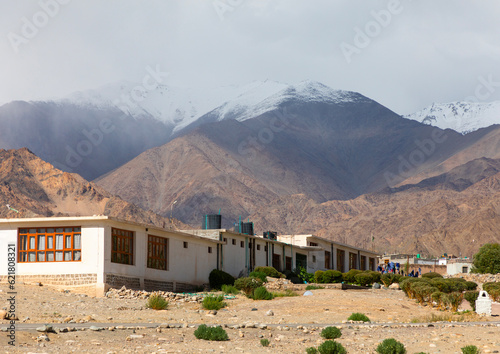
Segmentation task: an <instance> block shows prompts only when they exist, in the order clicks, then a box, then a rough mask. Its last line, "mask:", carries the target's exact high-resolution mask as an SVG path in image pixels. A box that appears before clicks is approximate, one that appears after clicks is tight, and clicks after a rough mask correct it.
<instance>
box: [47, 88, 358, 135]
mask: <svg viewBox="0 0 500 354" xmlns="http://www.w3.org/2000/svg"><path fill="white" fill-rule="evenodd" d="M138 87H140V85H138V84H137V83H133V82H125V81H124V82H119V83H115V84H109V85H106V86H104V87H101V88H99V89H96V90H88V91H80V92H76V93H73V94H72V95H70V96H68V97H67V98H64V99H61V100H58V101H56V102H63V103H73V104H77V105H82V106H93V107H96V108H101V109H105V108H115V109H116V108H118V109H121V110H122V111H123V112H125V113H126V114H130V115H131V116H133V117H135V118H141V117H152V118H155V119H157V120H160V121H161V122H164V123H165V124H167V125H171V126H173V131H174V133H175V132H177V131H179V130H181V129H183V128H185V127H186V126H188V125H189V124H191V123H193V122H194V121H196V120H197V119H198V118H200V117H201V116H203V115H205V114H207V113H210V115H211V116H212V117H214V119H215V120H223V119H237V120H240V121H243V120H245V119H250V118H253V117H256V116H258V115H260V114H262V113H265V112H267V111H270V110H272V109H275V108H277V107H279V105H280V104H281V103H283V102H285V101H287V100H294V99H295V100H300V101H303V102H324V103H341V102H354V101H357V100H360V99H366V98H365V97H364V96H362V95H360V94H358V93H355V92H349V91H341V90H334V89H332V88H330V87H328V86H325V85H323V84H321V83H319V82H314V81H303V82H300V83H299V84H296V85H288V84H284V83H280V82H275V81H269V80H266V81H254V82H251V83H249V84H245V85H241V86H236V85H232V86H223V87H218V88H212V89H206V88H184V87H173V86H168V85H158V86H157V87H155V88H154V89H152V90H146V89H138Z"/></svg>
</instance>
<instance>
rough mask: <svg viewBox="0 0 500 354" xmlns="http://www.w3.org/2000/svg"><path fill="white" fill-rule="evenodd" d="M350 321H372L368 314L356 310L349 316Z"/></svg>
mask: <svg viewBox="0 0 500 354" xmlns="http://www.w3.org/2000/svg"><path fill="white" fill-rule="evenodd" d="M347 320H348V321H363V322H370V319H369V318H368V316H366V315H365V314H364V313H359V312H354V313H353V314H351V316H349V318H348V319H347Z"/></svg>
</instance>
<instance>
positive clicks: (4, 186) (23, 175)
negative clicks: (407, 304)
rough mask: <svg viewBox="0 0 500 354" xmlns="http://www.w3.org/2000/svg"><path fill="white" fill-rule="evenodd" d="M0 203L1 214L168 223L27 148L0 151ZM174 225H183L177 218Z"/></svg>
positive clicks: (157, 223) (165, 224)
mask: <svg viewBox="0 0 500 354" xmlns="http://www.w3.org/2000/svg"><path fill="white" fill-rule="evenodd" d="M0 203H1V205H0V217H9V218H18V217H35V216H87V215H94V214H98V215H100V214H104V215H109V216H115V217H119V218H122V219H126V220H130V221H136V222H143V223H151V224H154V225H156V226H159V227H164V226H165V227H168V226H170V225H169V221H168V220H167V219H165V218H162V217H160V216H159V215H157V214H155V213H153V212H151V211H144V210H142V209H140V208H138V207H137V206H135V205H133V204H130V203H128V202H125V201H123V200H122V199H120V198H118V197H116V196H113V195H112V194H110V193H108V192H106V191H105V190H103V189H102V188H101V187H99V186H97V185H95V184H94V183H92V182H88V181H86V180H84V179H83V178H82V177H80V176H79V175H77V174H72V173H67V172H62V171H60V170H58V169H56V168H54V167H53V166H52V165H51V164H49V163H47V162H45V161H43V160H41V159H40V158H38V157H36V156H35V155H34V154H33V153H31V152H30V151H29V150H28V149H26V148H23V149H19V150H0ZM7 204H8V205H10V207H11V208H13V209H15V210H17V211H18V212H19V213H17V212H16V211H13V210H11V209H9V208H8V207H7V206H6V205H7ZM176 226H178V227H185V226H186V225H184V224H182V223H180V222H178V221H177V222H176Z"/></svg>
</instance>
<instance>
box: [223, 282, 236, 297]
mask: <svg viewBox="0 0 500 354" xmlns="http://www.w3.org/2000/svg"><path fill="white" fill-rule="evenodd" d="M222 291H223V292H224V294H232V295H237V294H239V293H240V291H239V290H238V289H236V288H235V287H234V285H226V284H223V285H222Z"/></svg>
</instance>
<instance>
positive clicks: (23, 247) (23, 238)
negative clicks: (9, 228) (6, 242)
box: [19, 236, 28, 250]
mask: <svg viewBox="0 0 500 354" xmlns="http://www.w3.org/2000/svg"><path fill="white" fill-rule="evenodd" d="M27 242H28V236H21V237H20V238H19V250H26V243H27Z"/></svg>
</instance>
